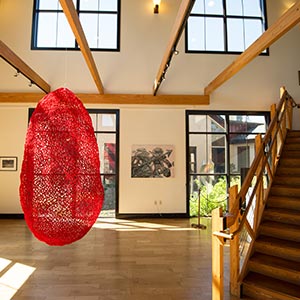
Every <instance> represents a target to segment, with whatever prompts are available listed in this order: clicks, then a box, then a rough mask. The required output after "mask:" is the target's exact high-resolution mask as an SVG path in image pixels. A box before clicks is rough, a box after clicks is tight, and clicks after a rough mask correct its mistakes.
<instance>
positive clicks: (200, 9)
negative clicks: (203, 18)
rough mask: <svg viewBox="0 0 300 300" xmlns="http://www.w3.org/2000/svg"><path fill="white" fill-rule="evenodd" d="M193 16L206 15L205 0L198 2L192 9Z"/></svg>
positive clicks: (198, 0)
mask: <svg viewBox="0 0 300 300" xmlns="http://www.w3.org/2000/svg"><path fill="white" fill-rule="evenodd" d="M191 13H192V14H203V13H204V0H196V1H195V3H194V6H193V9H192V12H191Z"/></svg>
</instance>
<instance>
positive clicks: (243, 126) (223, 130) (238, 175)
mask: <svg viewBox="0 0 300 300" xmlns="http://www.w3.org/2000/svg"><path fill="white" fill-rule="evenodd" d="M269 116H270V114H269V112H247V111H196V110H188V111H186V145H187V148H186V154H187V157H186V174H187V176H186V178H187V185H186V186H187V212H189V214H190V216H194V215H195V214H197V212H198V198H199V197H198V196H199V190H200V191H201V193H200V195H201V196H200V200H201V201H200V202H201V205H200V207H201V209H200V212H201V214H202V215H209V214H210V213H211V210H212V209H213V208H215V207H219V206H223V208H224V209H226V207H227V200H228V188H229V187H230V186H232V185H235V184H238V185H239V186H240V184H241V180H242V179H243V176H244V174H245V172H246V171H247V169H248V168H249V167H250V166H251V163H252V161H253V159H254V157H255V136H256V135H257V134H258V133H261V134H264V133H265V132H266V130H267V126H268V124H269V118H270V117H269Z"/></svg>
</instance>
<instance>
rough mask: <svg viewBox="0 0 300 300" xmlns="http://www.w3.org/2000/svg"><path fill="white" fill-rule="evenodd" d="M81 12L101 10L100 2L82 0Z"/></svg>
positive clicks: (97, 0)
mask: <svg viewBox="0 0 300 300" xmlns="http://www.w3.org/2000/svg"><path fill="white" fill-rule="evenodd" d="M80 10H97V11H98V10H99V0H81V1H80Z"/></svg>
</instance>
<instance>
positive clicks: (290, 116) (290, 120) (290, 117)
mask: <svg viewBox="0 0 300 300" xmlns="http://www.w3.org/2000/svg"><path fill="white" fill-rule="evenodd" d="M292 128H293V104H292V100H291V98H290V99H289V100H288V102H287V129H289V130H291V129H292Z"/></svg>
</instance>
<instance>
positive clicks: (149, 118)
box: [0, 0, 300, 213]
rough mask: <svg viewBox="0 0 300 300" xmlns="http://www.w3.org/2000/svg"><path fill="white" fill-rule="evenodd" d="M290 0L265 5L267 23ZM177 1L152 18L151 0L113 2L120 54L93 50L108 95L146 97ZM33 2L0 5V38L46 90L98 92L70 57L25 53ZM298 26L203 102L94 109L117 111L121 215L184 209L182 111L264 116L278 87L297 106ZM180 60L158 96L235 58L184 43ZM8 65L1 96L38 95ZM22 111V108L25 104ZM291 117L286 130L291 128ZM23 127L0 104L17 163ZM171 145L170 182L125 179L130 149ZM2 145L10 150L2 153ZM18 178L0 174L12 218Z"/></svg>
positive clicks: (1, 0) (0, 129) (191, 86)
mask: <svg viewBox="0 0 300 300" xmlns="http://www.w3.org/2000/svg"><path fill="white" fill-rule="evenodd" d="M294 2H296V1H295V0H293V1H292V0H276V1H274V0H268V1H267V4H268V19H269V20H268V23H269V25H271V24H272V23H273V22H274V21H275V20H276V19H277V18H278V17H279V16H280V15H281V14H282V13H283V12H284V11H285V10H286V9H287V7H288V5H291V4H292V3H294ZM179 4H180V0H162V5H161V9H160V13H159V14H158V15H154V14H153V8H152V0H143V1H141V0H122V8H121V52H119V53H115V52H113V53H110V52H94V53H93V55H94V58H95V62H96V65H97V67H98V69H99V73H100V76H101V79H102V81H103V84H104V87H105V92H107V93H135V94H138V93H141V94H150V93H151V91H152V85H153V82H154V78H155V76H156V73H157V71H158V67H159V65H160V62H161V59H162V57H163V53H164V50H165V48H166V45H167V43H168V39H169V34H170V31H171V28H172V26H173V22H174V19H175V16H176V13H177V9H178V7H179ZM32 7H33V1H32V0H27V1H24V0H0V38H1V40H2V41H4V42H5V43H6V44H7V45H8V46H9V47H10V48H11V49H13V50H14V51H15V52H16V53H17V54H18V55H19V56H20V57H21V58H22V59H23V60H24V61H25V62H26V63H27V64H28V65H30V66H31V67H32V68H33V69H34V70H35V71H36V72H37V73H39V74H40V75H41V76H42V77H43V78H44V79H45V80H46V81H47V82H48V83H49V84H50V85H51V87H52V90H54V89H56V88H58V87H61V86H66V87H68V88H69V89H71V90H73V91H74V92H77V93H78V92H90V93H97V89H96V86H95V84H94V82H93V80H92V78H91V75H90V74H89V71H88V69H87V67H86V65H85V62H84V59H83V57H82V55H81V53H80V52H78V51H37V50H35V51H32V50H30V42H31V22H32ZM299 37H300V26H299V25H297V26H296V27H295V28H293V29H292V30H291V31H290V32H288V33H287V34H286V35H285V36H284V37H283V38H281V39H280V40H279V41H277V42H276V43H275V44H274V45H272V46H271V47H270V56H263V57H258V58H256V59H255V60H254V61H252V62H251V63H250V64H249V65H248V66H246V67H245V68H244V69H243V70H242V71H241V72H239V73H238V75H235V76H234V77H233V78H231V79H230V80H228V81H227V82H226V83H225V84H224V85H222V86H221V87H220V88H219V89H217V90H216V91H215V92H214V93H213V94H212V96H211V104H210V105H208V106H190V107H179V106H176V107H173V106H172V107H167V106H164V107H162V106H161V107H151V106H145V107H144V106H138V105H134V106H129V105H124V106H115V105H101V106H97V105H93V106H89V107H93V108H95V107H99V108H108V107H109V108H120V130H121V132H120V213H138V212H139V213H151V212H157V209H158V208H157V207H155V205H154V201H155V200H156V201H160V200H162V205H161V206H160V207H159V209H160V210H161V212H168V213H180V212H181V213H184V212H185V201H186V200H185V198H186V195H185V109H186V108H189V109H210V110H214V109H215V110H221V109H228V110H269V107H270V105H271V104H272V103H276V102H278V96H279V87H280V86H282V85H285V86H286V87H287V89H288V91H289V92H290V94H291V95H292V96H293V97H294V98H295V100H297V101H298V102H300V87H299V84H298V70H300V60H299V53H300V39H299ZM178 50H179V51H180V54H179V55H178V56H175V57H174V58H173V60H172V64H171V67H170V68H169V70H168V72H167V76H166V80H165V81H164V82H163V84H162V86H161V88H160V90H159V93H161V94H203V90H204V87H205V86H206V85H207V84H208V83H209V82H210V81H211V80H213V79H214V78H215V76H216V75H217V74H218V73H219V72H220V71H222V70H223V69H224V68H225V67H226V66H227V65H228V64H230V63H231V62H232V61H233V60H234V59H235V58H236V57H237V56H234V55H212V54H186V53H185V51H184V38H182V39H181V40H180V43H179V45H178ZM14 73H15V71H14V69H13V68H12V67H11V66H9V65H8V64H7V63H6V62H5V61H3V60H0V78H1V80H0V92H38V91H39V90H38V88H36V87H32V88H30V87H28V81H27V79H24V77H22V76H19V77H18V78H15V77H14V76H13V75H14ZM28 106H29V105H28ZM299 120H300V112H299V111H297V112H295V128H300V123H299ZM26 124H27V108H26V107H25V106H24V105H21V106H20V105H0V137H1V139H0V156H2V155H17V156H18V157H19V162H20V161H21V159H22V153H23V144H24V139H25V131H26ZM142 143H149V144H150V143H151V144H159V143H162V144H173V145H174V146H175V150H176V160H175V167H176V170H175V172H176V176H175V178H169V179H157V180H155V179H147V180H146V179H144V180H140V179H132V178H130V156H131V155H130V154H131V146H132V145H133V144H142ZM8 145H10V146H9V147H10V148H7V147H8ZM18 185H19V174H18V172H6V173H4V172H0V188H1V189H0V213H19V212H20V211H21V209H20V205H19V199H18V190H17V189H18Z"/></svg>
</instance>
